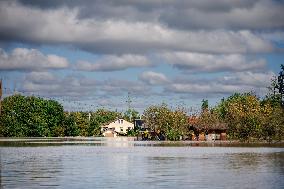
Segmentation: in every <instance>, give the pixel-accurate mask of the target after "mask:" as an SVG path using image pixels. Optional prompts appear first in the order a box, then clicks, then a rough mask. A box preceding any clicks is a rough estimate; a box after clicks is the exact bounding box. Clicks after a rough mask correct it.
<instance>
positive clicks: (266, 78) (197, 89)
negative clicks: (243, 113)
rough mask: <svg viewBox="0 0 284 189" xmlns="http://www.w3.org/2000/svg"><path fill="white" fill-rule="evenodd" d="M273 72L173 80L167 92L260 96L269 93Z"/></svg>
mask: <svg viewBox="0 0 284 189" xmlns="http://www.w3.org/2000/svg"><path fill="white" fill-rule="evenodd" d="M273 76H274V73H273V72H265V73H253V72H249V71H248V72H240V73H235V74H231V75H226V76H223V77H217V78H214V79H210V80H209V79H201V80H199V81H198V80H193V81H191V80H173V81H172V82H171V84H169V85H168V86H167V87H166V88H165V90H166V91H169V92H172V93H185V94H207V95H212V94H215V95H216V94H227V95H230V94H233V93H236V92H250V91H255V92H257V93H258V94H260V95H264V94H265V93H266V92H267V87H268V86H270V81H271V79H272V77H273Z"/></svg>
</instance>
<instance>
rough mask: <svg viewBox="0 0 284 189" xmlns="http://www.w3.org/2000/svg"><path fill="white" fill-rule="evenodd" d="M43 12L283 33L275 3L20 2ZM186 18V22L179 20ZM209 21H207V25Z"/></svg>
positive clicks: (205, 0) (263, 0)
mask: <svg viewBox="0 0 284 189" xmlns="http://www.w3.org/2000/svg"><path fill="white" fill-rule="evenodd" d="M20 2H21V3H22V4H23V5H25V6H29V7H32V8H41V9H43V10H54V9H58V8H62V7H68V8H70V9H74V8H79V12H78V16H79V18H82V19H84V18H95V19H101V20H108V19H112V20H119V19H123V20H127V21H138V22H149V21H156V22H161V23H163V24H165V25H168V26H170V27H171V28H178V29H220V28H225V29H233V30H240V29H241V30H242V29H251V30H263V29H283V27H284V21H283V19H282V18H283V17H284V13H283V7H284V3H283V1H277V0H230V1H227V0H214V1H212V0H199V1H196V0H179V1H175V0H153V1H139V0H138V1H133V0H110V1H107V2H105V1H101V0H93V1H84V2H78V1H60V0H50V1H48V3H47V2H44V1H36V2H35V1H29V0H22V1H20ZM181 18H186V19H181ZM208 18H210V21H208Z"/></svg>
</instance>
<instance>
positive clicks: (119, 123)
mask: <svg viewBox="0 0 284 189" xmlns="http://www.w3.org/2000/svg"><path fill="white" fill-rule="evenodd" d="M131 129H134V124H133V123H130V122H128V121H126V120H124V119H117V120H115V121H113V122H111V123H109V124H107V125H104V126H102V132H105V131H107V130H112V131H114V132H116V133H118V134H122V135H125V134H127V131H129V130H131Z"/></svg>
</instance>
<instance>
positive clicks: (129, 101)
mask: <svg viewBox="0 0 284 189" xmlns="http://www.w3.org/2000/svg"><path fill="white" fill-rule="evenodd" d="M131 102H132V100H131V98H130V92H128V93H127V100H126V103H127V106H128V112H129V114H130V115H129V119H130V120H131V118H132V112H131Z"/></svg>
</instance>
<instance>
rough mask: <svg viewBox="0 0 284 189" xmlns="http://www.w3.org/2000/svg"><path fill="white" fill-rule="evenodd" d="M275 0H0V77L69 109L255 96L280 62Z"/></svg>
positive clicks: (283, 23)
mask: <svg viewBox="0 0 284 189" xmlns="http://www.w3.org/2000/svg"><path fill="white" fill-rule="evenodd" d="M283 10H284V2H283V1H276V0H249V1H248V0H232V1H224V0H214V1H212V0H200V1H194V0H163V1H162V0H151V1H148V0H131V1H130V0H113V1H112V0H110V1H100V0H92V1H91V0H86V1H80V2H79V1H72V0H69V1H68V0H66V1H64V0H50V1H32V0H10V1H6V0H4V1H1V2H0V17H1V23H0V77H1V78H2V79H3V83H4V87H5V90H4V96H8V95H11V94H12V93H13V91H17V92H18V93H21V94H24V95H39V96H42V97H44V98H52V99H56V100H58V101H60V102H61V103H62V104H63V105H64V107H65V109H66V110H71V111H72V110H73V111H76V110H95V109H97V108H102V107H104V108H108V109H112V110H116V109H117V110H118V111H125V110H126V109H127V103H126V100H127V95H128V93H129V94H130V97H131V99H132V103H131V106H132V107H133V108H135V109H136V110H138V111H139V112H141V113H142V112H143V110H144V109H145V108H146V107H148V106H149V105H151V104H159V103H163V102H164V103H167V104H169V105H170V106H179V105H182V106H185V107H187V108H188V109H189V110H193V111H197V110H198V108H199V107H200V104H201V100H202V99H208V100H209V103H210V105H211V106H213V105H215V104H216V103H218V101H219V100H220V99H221V98H222V97H227V96H230V95H231V94H233V93H234V92H250V91H254V92H255V93H256V94H257V95H259V96H260V97H263V96H264V95H265V94H266V93H267V86H269V84H270V80H271V79H272V77H273V76H275V75H277V74H278V72H279V71H280V65H281V64H283V63H284V61H283V60H284V54H283V52H284V51H283V50H284V49H283V48H284V31H283V29H284V20H283V19H282V18H283V17H284V11H283Z"/></svg>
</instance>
